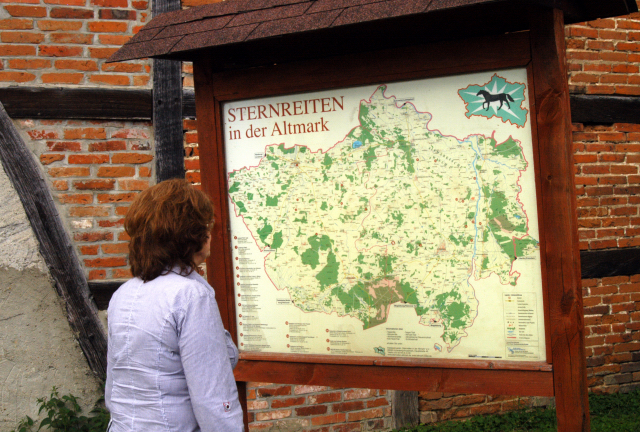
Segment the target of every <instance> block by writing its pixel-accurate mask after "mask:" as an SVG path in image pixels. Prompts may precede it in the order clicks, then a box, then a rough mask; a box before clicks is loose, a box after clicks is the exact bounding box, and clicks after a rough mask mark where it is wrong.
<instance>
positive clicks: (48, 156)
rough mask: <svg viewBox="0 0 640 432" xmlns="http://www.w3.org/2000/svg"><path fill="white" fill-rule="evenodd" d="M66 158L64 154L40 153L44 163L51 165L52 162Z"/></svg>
mask: <svg viewBox="0 0 640 432" xmlns="http://www.w3.org/2000/svg"><path fill="white" fill-rule="evenodd" d="M61 160H64V155H63V154H42V155H40V162H41V163H42V165H49V164H50V163H53V162H56V161H61Z"/></svg>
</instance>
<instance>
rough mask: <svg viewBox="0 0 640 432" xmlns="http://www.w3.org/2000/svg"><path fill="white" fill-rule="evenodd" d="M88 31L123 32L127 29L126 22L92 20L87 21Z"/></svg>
mask: <svg viewBox="0 0 640 432" xmlns="http://www.w3.org/2000/svg"><path fill="white" fill-rule="evenodd" d="M87 27H88V28H89V31H92V32H94V33H124V32H126V31H127V27H128V24H127V23H126V22H114V21H92V22H90V23H88V25H87Z"/></svg>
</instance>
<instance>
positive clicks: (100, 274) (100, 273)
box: [89, 270, 107, 280]
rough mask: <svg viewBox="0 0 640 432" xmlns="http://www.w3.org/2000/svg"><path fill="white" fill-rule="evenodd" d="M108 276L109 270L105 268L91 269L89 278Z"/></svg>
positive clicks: (99, 278)
mask: <svg viewBox="0 0 640 432" xmlns="http://www.w3.org/2000/svg"><path fill="white" fill-rule="evenodd" d="M106 278H107V272H106V271H104V270H90V271H89V280H102V279H106Z"/></svg>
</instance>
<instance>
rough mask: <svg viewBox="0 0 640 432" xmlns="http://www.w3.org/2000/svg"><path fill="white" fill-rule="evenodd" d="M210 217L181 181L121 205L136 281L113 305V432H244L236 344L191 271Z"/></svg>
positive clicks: (205, 247) (204, 201) (206, 238)
mask: <svg viewBox="0 0 640 432" xmlns="http://www.w3.org/2000/svg"><path fill="white" fill-rule="evenodd" d="M213 222H214V220H213V206H212V204H211V201H210V200H209V198H208V197H207V196H206V195H205V194H204V193H202V192H200V191H198V190H196V189H194V188H193V187H191V186H190V185H189V183H187V182H186V181H184V180H168V181H165V182H162V183H160V184H158V185H156V186H153V187H151V188H149V189H147V190H145V191H144V192H142V193H141V194H140V195H139V196H138V197H137V198H136V199H135V201H134V202H133V203H132V205H131V207H130V208H129V211H128V212H127V216H126V218H125V222H124V227H125V230H126V231H127V233H128V234H129V236H130V237H131V242H130V244H129V261H130V264H131V273H132V274H133V276H134V279H131V280H130V281H128V282H127V283H125V284H123V285H122V286H121V287H120V288H119V289H118V291H116V293H115V294H114V295H113V297H112V299H111V302H110V303H109V310H108V319H109V348H108V355H107V383H106V389H105V399H106V405H107V408H108V409H109V411H110V412H111V425H110V429H109V431H110V432H125V431H126V432H132V431H142V432H154V431H163V432H169V431H171V432H174V431H175V432H197V431H203V432H214V431H216V432H218V431H219V432H240V431H242V430H243V421H242V408H241V407H240V404H239V402H238V390H237V387H236V383H235V380H234V378H233V372H232V369H233V367H235V364H236V363H237V358H238V350H237V348H236V346H235V345H234V344H233V342H232V341H231V336H230V335H229V333H228V332H227V331H226V330H224V328H223V326H222V320H221V319H220V312H219V310H218V306H217V304H216V300H215V297H214V291H213V289H212V288H211V286H210V285H209V284H208V283H207V282H206V281H205V280H204V279H203V278H202V277H201V276H200V275H199V274H198V273H197V272H196V271H195V269H196V268H197V267H198V265H200V264H202V263H203V262H204V260H205V259H206V258H207V257H208V256H209V247H210V243H211V234H210V231H211V228H212V227H213Z"/></svg>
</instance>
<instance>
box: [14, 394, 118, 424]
mask: <svg viewBox="0 0 640 432" xmlns="http://www.w3.org/2000/svg"><path fill="white" fill-rule="evenodd" d="M38 405H40V409H39V410H38V414H41V413H42V412H45V413H46V417H45V418H44V419H42V421H40V425H39V426H38V429H36V430H37V431H39V430H40V429H43V428H46V429H48V430H50V431H54V432H105V431H106V430H107V425H108V424H109V412H108V411H107V410H106V409H105V408H104V407H103V406H102V398H101V399H100V400H98V401H97V402H96V406H95V407H94V408H93V410H91V414H93V415H92V416H91V417H86V416H83V415H80V413H81V412H82V408H80V404H79V403H78V398H77V397H76V396H73V395H71V394H68V395H64V396H60V395H59V394H58V389H57V388H56V387H53V389H52V390H51V395H50V396H49V398H48V399H47V398H46V397H44V398H40V399H38ZM34 427H35V422H34V421H33V419H32V418H31V417H29V416H25V418H23V419H22V420H21V421H20V423H19V424H18V427H17V428H16V429H14V430H13V431H12V432H33V428H34Z"/></svg>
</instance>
